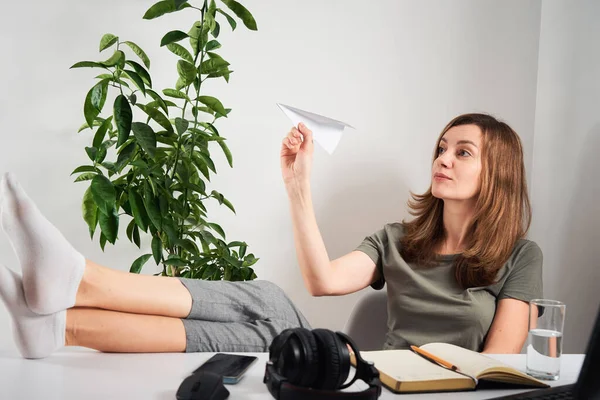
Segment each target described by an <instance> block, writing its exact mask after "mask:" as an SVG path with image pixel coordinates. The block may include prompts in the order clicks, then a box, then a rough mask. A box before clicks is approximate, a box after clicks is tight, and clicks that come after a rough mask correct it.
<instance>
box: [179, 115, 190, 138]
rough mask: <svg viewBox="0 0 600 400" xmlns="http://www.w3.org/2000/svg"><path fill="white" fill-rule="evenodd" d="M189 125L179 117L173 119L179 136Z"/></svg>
mask: <svg viewBox="0 0 600 400" xmlns="http://www.w3.org/2000/svg"><path fill="white" fill-rule="evenodd" d="M189 125H190V123H189V121H188V120H187V119H183V118H179V117H177V118H175V128H176V129H177V133H178V134H180V135H181V134H182V133H183V132H185V131H186V130H187V128H188V126H189Z"/></svg>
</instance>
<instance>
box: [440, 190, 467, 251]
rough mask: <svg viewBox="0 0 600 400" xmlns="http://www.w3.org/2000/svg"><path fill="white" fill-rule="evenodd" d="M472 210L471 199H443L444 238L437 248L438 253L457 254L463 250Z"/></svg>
mask: <svg viewBox="0 0 600 400" xmlns="http://www.w3.org/2000/svg"><path fill="white" fill-rule="evenodd" d="M474 212H475V207H474V203H473V202H471V201H452V200H444V214H443V218H444V233H445V238H444V241H443V242H442V243H441V244H440V247H439V249H438V253H439V254H458V253H461V252H463V251H464V250H465V248H466V241H467V239H468V238H467V233H468V229H469V226H470V224H471V221H472V220H473V214H474Z"/></svg>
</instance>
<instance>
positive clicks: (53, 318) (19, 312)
mask: <svg viewBox="0 0 600 400" xmlns="http://www.w3.org/2000/svg"><path fill="white" fill-rule="evenodd" d="M0 298H2V301H3V302H4V304H5V305H6V308H8V311H9V312H10V315H11V316H12V320H13V335H14V339H15V343H16V345H17V348H18V349H19V352H20V353H21V355H22V356H23V357H25V358H44V357H47V356H49V355H50V354H51V353H53V352H54V351H56V350H58V349H59V348H61V347H63V346H64V345H65V328H66V316H67V311H66V310H62V311H59V312H57V313H54V314H50V315H38V314H36V313H34V312H33V311H31V310H30V309H29V308H28V307H27V303H26V302H25V294H24V293H23V285H22V281H21V277H20V276H19V275H18V274H17V273H16V272H13V271H12V270H10V269H8V268H6V267H5V266H4V265H0Z"/></svg>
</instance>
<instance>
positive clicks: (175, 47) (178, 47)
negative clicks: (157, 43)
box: [167, 43, 194, 63]
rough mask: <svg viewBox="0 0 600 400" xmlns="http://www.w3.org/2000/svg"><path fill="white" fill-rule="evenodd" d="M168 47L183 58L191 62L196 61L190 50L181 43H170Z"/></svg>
mask: <svg viewBox="0 0 600 400" xmlns="http://www.w3.org/2000/svg"><path fill="white" fill-rule="evenodd" d="M167 49H169V50H170V51H171V53H173V54H175V55H177V56H179V57H181V58H183V59H184V60H186V61H189V62H191V63H193V62H194V58H193V57H192V55H191V54H190V52H189V51H188V50H187V49H186V48H185V47H183V46H182V45H180V44H177V43H169V44H168V45H167Z"/></svg>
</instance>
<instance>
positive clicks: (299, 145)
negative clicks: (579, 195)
mask: <svg viewBox="0 0 600 400" xmlns="http://www.w3.org/2000/svg"><path fill="white" fill-rule="evenodd" d="M312 152H313V141H312V133H311V132H310V131H309V130H308V129H306V127H304V126H302V125H301V126H300V127H299V129H295V128H294V129H292V130H291V132H290V133H289V135H288V137H287V138H286V139H284V148H283V149H282V152H281V164H282V170H283V179H284V181H285V184H286V188H287V190H288V194H289V198H290V203H291V212H292V219H293V222H294V236H295V240H296V249H297V252H298V260H299V262H300V267H301V270H302V273H303V277H304V282H305V284H306V287H307V288H308V290H309V291H310V293H311V294H312V295H314V296H323V295H342V294H347V293H353V292H356V291H357V290H360V289H363V288H365V287H367V286H369V285H371V286H372V287H373V288H375V289H381V288H382V287H383V284H384V282H387V284H388V289H387V296H388V315H389V317H388V334H387V338H386V342H385V345H384V348H404V347H408V346H409V345H410V344H416V345H421V344H425V343H428V342H447V343H453V344H457V345H460V346H462V347H465V348H468V349H471V350H475V351H483V352H487V353H518V352H520V351H521V347H522V346H523V343H524V342H525V339H526V337H527V322H528V304H527V302H528V301H529V300H531V299H533V298H536V297H542V253H541V250H540V248H539V247H538V246H537V244H535V243H534V242H532V241H528V240H524V239H523V237H524V236H525V233H526V232H527V229H528V227H529V223H530V219H531V211H530V207H529V199H528V195H527V185H526V183H525V168H524V164H523V151H522V147H521V142H520V140H519V137H518V136H517V134H516V133H515V132H514V131H513V130H512V129H511V128H510V127H509V126H508V125H507V124H505V123H503V122H500V121H498V120H496V119H495V118H493V117H491V116H489V115H484V114H465V115H461V116H458V117H456V118H455V119H453V120H452V121H450V123H449V124H448V125H447V126H446V127H445V128H444V130H443V131H442V133H441V134H440V136H439V138H438V141H437V144H436V148H435V153H434V156H433V164H432V179H431V187H430V189H429V190H428V191H427V192H426V193H425V194H423V195H413V200H412V201H411V202H409V206H410V208H411V214H412V215H414V216H415V219H414V220H412V221H411V222H408V223H403V224H388V225H386V226H385V227H384V229H383V230H381V231H379V232H377V233H375V234H374V235H372V236H370V237H367V238H366V239H365V240H364V241H363V243H362V244H361V245H360V246H358V248H357V249H356V250H355V251H353V252H351V253H349V254H347V255H345V256H343V257H341V258H338V259H336V260H334V261H331V262H330V261H329V257H328V255H327V251H326V249H325V246H324V244H323V240H322V239H321V236H320V234H319V229H318V227H317V223H316V220H315V215H314V211H313V208H312V202H311V194H310V184H309V176H310V167H311V160H312Z"/></svg>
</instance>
